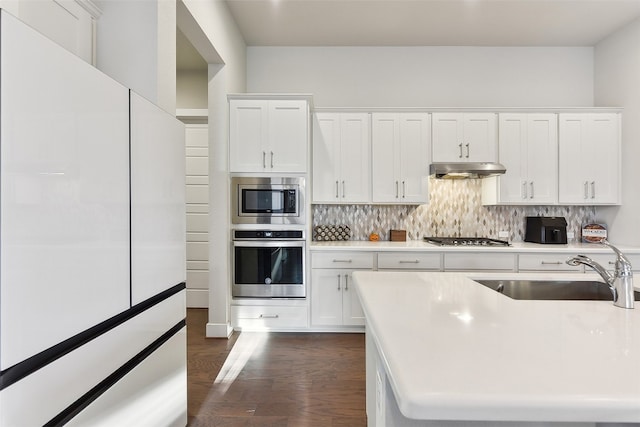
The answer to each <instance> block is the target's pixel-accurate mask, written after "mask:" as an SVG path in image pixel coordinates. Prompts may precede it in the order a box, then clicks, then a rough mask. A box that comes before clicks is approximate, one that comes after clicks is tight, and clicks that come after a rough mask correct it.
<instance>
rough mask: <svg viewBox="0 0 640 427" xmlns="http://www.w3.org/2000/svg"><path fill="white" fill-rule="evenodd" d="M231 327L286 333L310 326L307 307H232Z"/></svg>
mask: <svg viewBox="0 0 640 427" xmlns="http://www.w3.org/2000/svg"><path fill="white" fill-rule="evenodd" d="M230 315H231V325H232V326H233V328H234V329H235V330H239V331H243V330H244V331H269V330H276V331H285V330H291V329H293V330H295V329H304V328H307V327H308V326H309V325H308V323H309V320H308V319H309V310H308V307H307V306H306V305H297V306H296V305H283V304H281V305H272V306H270V305H236V304H232V305H231V312H230Z"/></svg>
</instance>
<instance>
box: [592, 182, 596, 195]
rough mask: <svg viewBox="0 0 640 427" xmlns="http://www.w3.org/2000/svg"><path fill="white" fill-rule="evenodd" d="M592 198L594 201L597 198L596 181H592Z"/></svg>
mask: <svg viewBox="0 0 640 427" xmlns="http://www.w3.org/2000/svg"><path fill="white" fill-rule="evenodd" d="M591 198H592V199H595V198H596V182H595V181H591Z"/></svg>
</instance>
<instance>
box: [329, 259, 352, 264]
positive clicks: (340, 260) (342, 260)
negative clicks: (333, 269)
mask: <svg viewBox="0 0 640 427" xmlns="http://www.w3.org/2000/svg"><path fill="white" fill-rule="evenodd" d="M352 261H353V260H351V259H334V260H333V262H348V263H351V262H352Z"/></svg>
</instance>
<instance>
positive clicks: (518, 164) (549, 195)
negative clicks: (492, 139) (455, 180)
mask: <svg viewBox="0 0 640 427" xmlns="http://www.w3.org/2000/svg"><path fill="white" fill-rule="evenodd" d="M498 129H499V132H498V133H499V143H498V160H499V162H500V163H502V164H503V165H504V166H505V167H506V169H507V172H506V173H505V174H504V175H501V176H499V177H492V178H487V179H484V180H483V181H482V190H483V193H482V201H483V203H484V204H508V205H526V204H538V205H539V204H545V205H548V204H556V203H557V200H558V190H557V188H558V120H557V115H556V114H552V113H539V114H526V113H521V114H520V113H506V114H500V116H499V121H498Z"/></svg>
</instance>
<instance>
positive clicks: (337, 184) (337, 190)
mask: <svg viewBox="0 0 640 427" xmlns="http://www.w3.org/2000/svg"><path fill="white" fill-rule="evenodd" d="M339 185H340V183H339V182H338V181H336V199H337V198H339V197H340V195H339V194H338V192H339V191H340V188H339Z"/></svg>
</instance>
